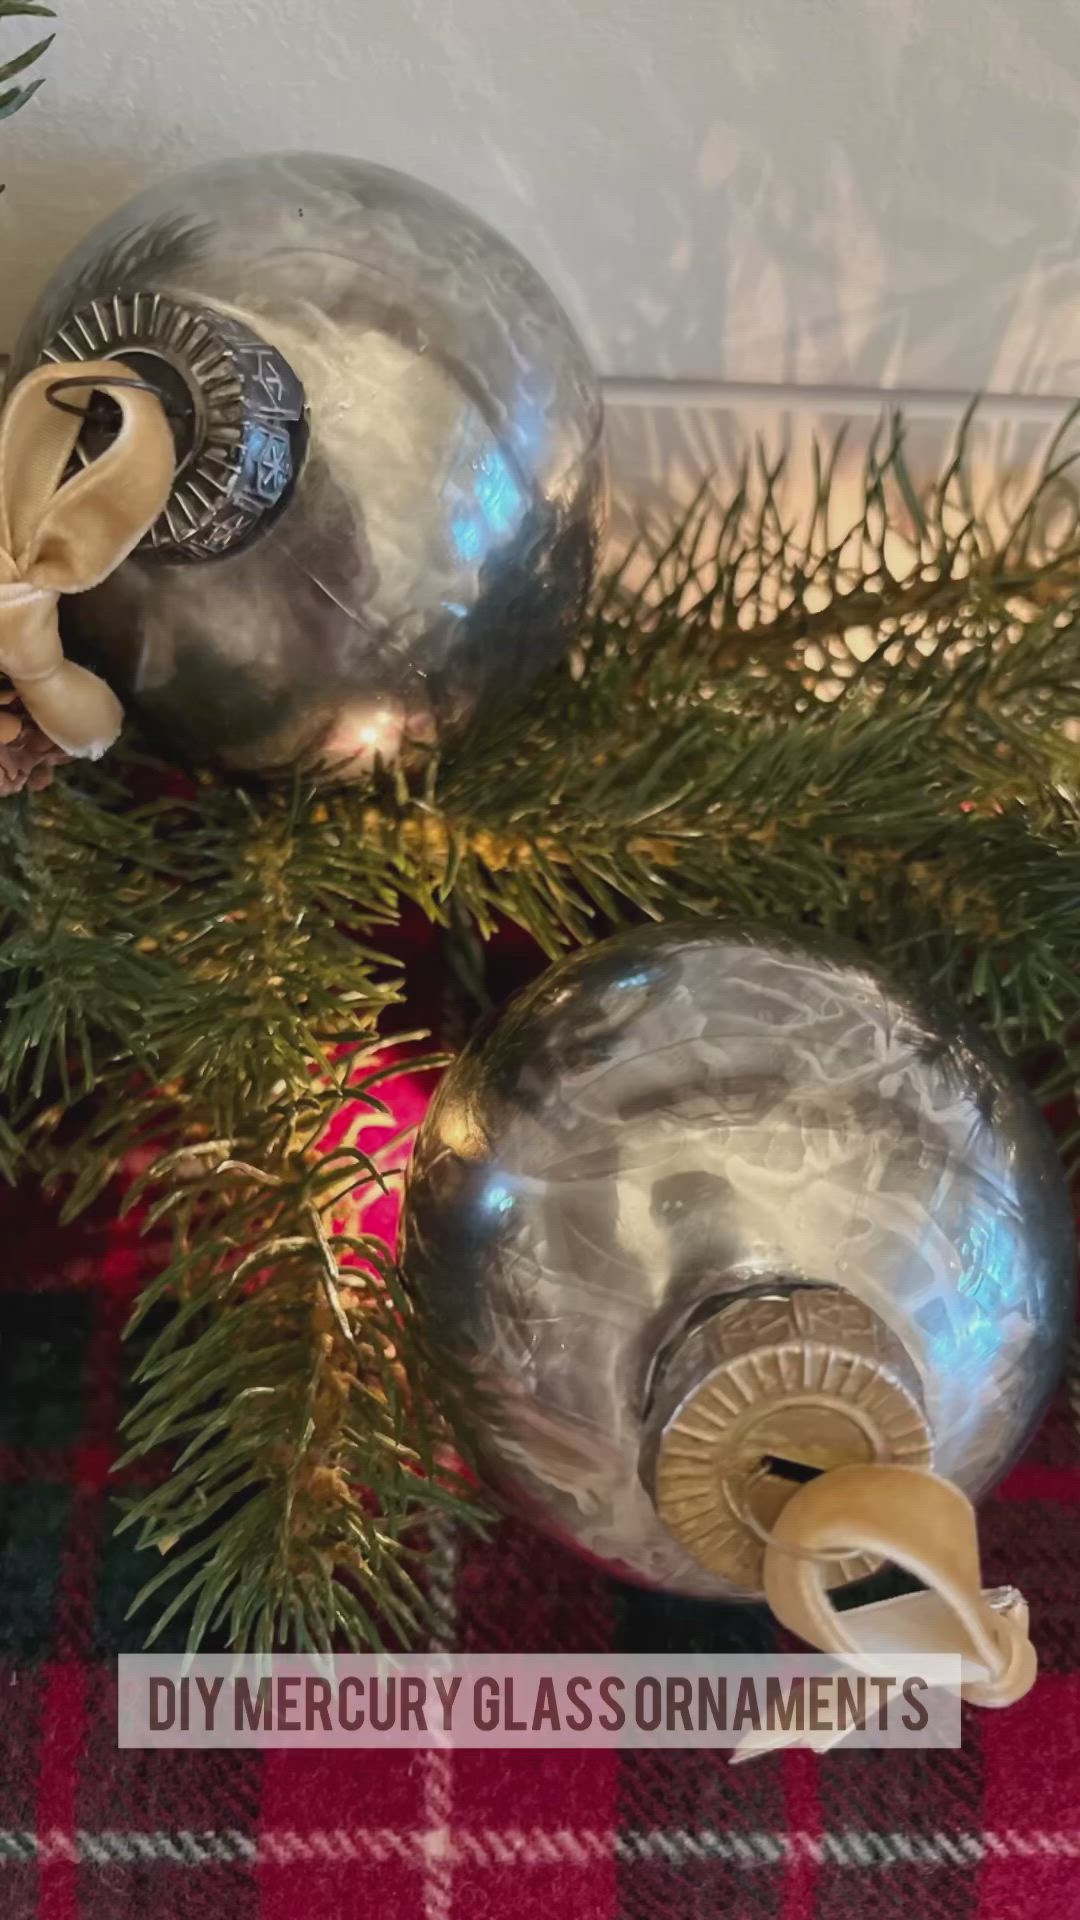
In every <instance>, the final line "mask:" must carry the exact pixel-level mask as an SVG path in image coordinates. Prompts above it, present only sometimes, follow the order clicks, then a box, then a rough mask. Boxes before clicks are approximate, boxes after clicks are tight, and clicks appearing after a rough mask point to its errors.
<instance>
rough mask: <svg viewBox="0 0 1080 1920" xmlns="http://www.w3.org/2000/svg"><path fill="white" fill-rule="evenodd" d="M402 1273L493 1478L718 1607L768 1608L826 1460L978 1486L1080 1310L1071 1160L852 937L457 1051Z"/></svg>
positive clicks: (999, 1077) (640, 1573)
mask: <svg viewBox="0 0 1080 1920" xmlns="http://www.w3.org/2000/svg"><path fill="white" fill-rule="evenodd" d="M402 1260H403V1267H404V1273H405V1279H406V1282H407V1284H408V1285H409V1286H410V1287H411V1288H412V1289H413V1291H414V1293H415V1294H416V1295H417V1296H418V1297H419V1299H420V1300H421V1301H422V1302H423V1304H424V1307H425V1309H426V1312H427V1314H428V1316H429V1319H430V1324H431V1329H432V1333H433V1336H434V1338H435V1339H436V1341H437V1342H438V1343H439V1345H440V1346H441V1347H442V1349H443V1350H444V1351H445V1352H446V1353H447V1354H449V1355H452V1356H453V1357H454V1358H455V1360H456V1361H457V1362H459V1363H463V1364H464V1366H465V1368H466V1369H467V1371H468V1374H469V1375H471V1378H472V1382H473V1385H474V1389H475V1392H476V1396H477V1412H478V1419H477V1427H478V1434H477V1444H478V1447H479V1451H480V1464H481V1467H482V1469H483V1471H484V1472H485V1474H486V1476H487V1478H488V1479H489V1481H490V1482H491V1484H492V1486H493V1487H494V1488H495V1489H496V1490H499V1491H501V1492H502V1494H503V1495H504V1496H505V1497H506V1498H507V1499H508V1500H509V1501H510V1502H512V1504H513V1507H514V1510H515V1511H518V1512H523V1513H525V1514H526V1515H528V1516H530V1517H531V1518H532V1519H533V1520H534V1521H535V1522H536V1523H537V1524H538V1525H539V1526H541V1527H543V1528H545V1529H546V1530H547V1531H549V1532H550V1533H551V1534H553V1535H554V1536H555V1537H557V1538H558V1539H560V1540H562V1541H564V1542H567V1543H569V1544H570V1545H572V1546H574V1547H576V1548H577V1549H578V1550H580V1551H581V1552H583V1553H584V1554H586V1555H588V1556H589V1557H590V1558H592V1559H594V1560H597V1561H600V1562H602V1563H603V1564H604V1565H605V1566H607V1567H608V1568H609V1569H610V1570H611V1571H612V1572H613V1573H616V1574H618V1575H620V1576H623V1577H626V1578H630V1579H632V1580H637V1581H640V1582H642V1583H644V1584H647V1585H651V1586H656V1587H660V1588H667V1589H671V1590H674V1591H677V1592H682V1593H688V1594H699V1595H713V1596H723V1597H738V1598H745V1597H749V1596H755V1595H758V1594H759V1593H760V1586H761V1578H760V1576H761V1560H762V1551H763V1541H764V1539H765V1537H766V1536H767V1534H768V1531H769V1527H770V1525H771V1522H772V1520H773V1519H774V1518H775V1516H776V1514H777V1513H778V1512H779V1510H780V1508H781V1507H782V1506H783V1504H784V1502H785V1501H786V1500H787V1499H788V1498H790V1496H791V1494H792V1492H793V1490H794V1487H795V1485H796V1484H797V1482H798V1481H799V1480H802V1479H805V1478H807V1477H808V1476H809V1475H811V1474H813V1473H815V1472H820V1471H823V1470H826V1469H828V1468H830V1467H834V1466H838V1465H842V1464H846V1463H851V1462H859V1461H874V1460H878V1461H894V1462H907V1463H909V1464H911V1465H919V1466H926V1465H929V1466H932V1467H933V1468H934V1469H935V1471H937V1472H938V1473H940V1474H942V1475H944V1476H945V1477H946V1478H948V1479H950V1480H952V1481H954V1482H956V1483H957V1484H958V1485H959V1486H960V1487H961V1488H962V1489H963V1490H964V1491H965V1492H967V1493H968V1494H969V1495H971V1496H973V1497H976V1496H978V1495H979V1494H981V1493H983V1492H985V1491H986V1489H987V1488H988V1487H989V1486H990V1485H991V1484H992V1483H993V1482H994V1481H995V1480H996V1479H997V1477H998V1476H999V1475H1000V1474H1001V1473H1002V1472H1003V1471H1004V1469H1005V1468H1006V1467H1007V1466H1008V1464H1009V1463H1010V1461H1011V1460H1012V1459H1013V1458H1014V1456H1015V1455H1016V1453H1017V1452H1018V1450H1019V1449H1020V1448H1021V1447H1022V1446H1023V1444H1024V1442H1025V1440H1026V1439H1027V1437H1028V1436H1029V1434H1030V1433H1031V1430H1032V1428H1033V1426H1034V1424H1035V1422H1036V1421H1037V1419H1038V1417H1039V1414H1040V1411H1041V1409H1042V1408H1043V1405H1044V1403H1045V1401H1046V1398H1047V1395H1048V1393H1049V1392H1050V1390H1051V1389H1052V1387H1053V1385H1054V1383H1055V1381H1056V1379H1057V1377H1058V1374H1059V1371H1060V1367H1061V1364H1062V1357H1063V1353H1064V1346H1065V1342H1066V1339H1067V1337H1068V1331H1069V1327H1070V1324H1071V1317H1072V1301H1073V1264H1074V1244H1073V1232H1072V1222H1071V1211H1070V1207H1069V1204H1068V1199H1067V1194H1066V1191H1065V1186H1064V1181H1063V1178H1062V1174H1061V1170H1060V1166H1059V1163H1058V1159H1057V1155H1056V1152H1055V1149H1054V1146H1053V1143H1052V1141H1051V1139H1050V1137H1049V1135H1048V1133H1047V1131H1046V1130H1045V1128H1044V1125H1043V1122H1042V1119H1041V1117H1040V1116H1039V1114H1038V1112H1037V1111H1036V1109H1035V1107H1034V1106H1033V1104H1032V1102H1031V1101H1030V1099H1029V1097H1028V1095H1027V1093H1026V1091H1025V1090H1024V1088H1023V1087H1022V1086H1021V1085H1020V1084H1019V1083H1018V1081H1017V1080H1016V1079H1015V1078H1014V1077H1013V1076H1012V1074H1011V1073H1010V1072H1009V1071H1008V1070H1007V1069H1006V1068H1005V1067H1004V1065H1003V1064H1001V1063H1000V1062H998V1061H997V1060H996V1059H995V1058H994V1057H993V1056H992V1055H991V1054H990V1053H989V1052H988V1051H987V1050H986V1049H985V1048H984V1046H983V1045H982V1043H981V1042H980V1041H977V1040H976V1039H974V1038H973V1037H972V1036H971V1035H969V1034H967V1033H965V1032H962V1031H960V1030H959V1029H958V1028H957V1027H956V1026H955V1024H954V1023H952V1022H949V1021H946V1020H943V1019H941V1018H940V1017H939V1016H935V1015H934V1014H933V1013H932V1012H930V1011H928V1010H927V1008H926V1007H925V1006H924V1005H923V1004H922V1003H921V1001H920V999H919V997H918V996H917V995H916V994H915V993H914V992H911V991H909V990H908V989H906V988H903V987H899V986H897V985H895V984H893V983H890V981H889V980H888V978H887V976H886V975H885V974H883V973H882V972H880V971H879V969H878V968H877V967H876V966H875V965H873V964H872V963H871V962H870V961H869V960H868V959H866V958H865V957H862V956H861V955H860V954H858V953H857V952H856V951H855V950H851V951H849V952H843V951H839V950H835V949H832V948H830V947H828V946H825V945H821V946H819V945H816V944H804V943H803V942H802V941H800V940H796V939H788V938H785V937H783V936H781V935H772V934H765V933H760V932H756V933H751V932H739V931H736V930H733V929H732V928H731V927H728V926H724V925H719V924H701V923H697V924H694V925H688V926H675V927H666V928H654V929H650V930H648V931H643V932H635V933H630V934H627V935H625V936H621V937H618V938H616V939H613V940H610V941H606V942H604V943H602V944H600V945H599V946H596V947H594V948H592V949H590V950H587V951H585V952H583V953H580V954H578V955H576V956H574V957H573V958H572V959H570V960H568V961H565V962H563V963H562V964H560V965H559V966H556V967H554V968H553V969H552V970H551V971H550V972H549V973H547V974H546V975H545V976H544V978H543V979H542V980H540V981H539V982H538V983H537V985H535V986H534V987H532V988H531V989H530V990H528V991H527V992H526V993H524V994H523V995H522V996H521V997H520V998H518V999H517V1000H516V1001H514V1002H513V1003H512V1004H511V1006H510V1008H509V1009H508V1010H507V1011H506V1012H505V1013H504V1014H503V1015H502V1016H501V1018H500V1019H499V1020H498V1021H497V1023H495V1024H494V1025H491V1026H489V1028H488V1030H486V1031H485V1032H483V1033H481V1034H480V1035H479V1036H478V1037H477V1039H476V1040H475V1041H474V1042H473V1043H472V1044H470V1045H469V1046H468V1047H467V1048H466V1050H465V1052H464V1053H463V1054H462V1055H461V1056H460V1058H459V1059H458V1060H457V1061H456V1063H455V1064H454V1066H453V1067H452V1068H451V1069H450V1071H449V1072H448V1073H447V1075H446V1077H445V1078H444V1080H443V1082H442V1084H441V1086H440V1089H439V1091H438V1094H437V1095H436V1098H435V1100H434V1102H433V1104H432V1107H431V1109H430V1111H429V1113H428V1115H427V1117H426V1119H425V1122H424V1125H423V1128H422V1130H421V1133H420V1136H419V1139H418V1142H417V1145H416V1149H415V1153H414V1157H413V1162H412V1166H411V1169H410V1173H409V1178H408V1184H407V1191H406V1202H405V1210H404V1216H403V1233H402ZM870 1568H871V1563H870V1562H869V1561H867V1560H864V1559H860V1558H856V1557H854V1556H852V1557H849V1558H848V1559H846V1560H840V1561H838V1562H837V1563H836V1565H835V1567H834V1568H833V1569H832V1579H833V1583H834V1584H842V1583H843V1582H845V1581H849V1580H852V1579H855V1578H858V1577H860V1576H861V1575H863V1574H865V1573H866V1572H868V1571H870Z"/></svg>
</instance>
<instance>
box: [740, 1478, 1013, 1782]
mask: <svg viewBox="0 0 1080 1920" xmlns="http://www.w3.org/2000/svg"><path fill="white" fill-rule="evenodd" d="M859 1550H861V1551H863V1552H865V1553H870V1554H875V1555H879V1556H880V1557H881V1558H882V1559H884V1560H891V1561H893V1562H894V1563H895V1564H896V1565H897V1566H901V1567H904V1568H906V1570H907V1571H908V1572H909V1573H913V1574H915V1576H916V1577H917V1578H918V1579H920V1580H921V1581H923V1583H924V1585H925V1586H926V1588H927V1589H928V1591H926V1592H925V1593H911V1594H903V1595H901V1597H900V1598H899V1599H896V1600H881V1601H878V1602H876V1603H873V1604H871V1605H870V1606H866V1607H852V1608H849V1609H848V1610H847V1611H846V1612H844V1613H837V1612H836V1610H835V1608H834V1607H833V1605H832V1602H831V1600H830V1598H829V1594H828V1590H827V1588H826V1585H825V1582H826V1579H827V1578H828V1563H829V1562H830V1560H831V1561H832V1562H833V1565H834V1566H835V1561H836V1560H837V1559H839V1558H841V1557H842V1556H843V1554H844V1553H845V1552H852V1551H859ZM763 1584H764V1588H765V1597H766V1599H767V1600H768V1602H769V1605H770V1607H771V1608H772V1611H773V1613H774V1614H775V1615H776V1618H777V1619H778V1620H779V1621H780V1623H781V1625H782V1626H785V1627H787V1628H789V1629H790V1631H791V1632H792V1633H796V1634H798V1636H799V1638H800V1639H801V1640H805V1641H806V1642H807V1643H808V1644H809V1645H810V1646H812V1647H817V1648H819V1649H820V1650H821V1652H823V1653H829V1654H833V1655H835V1656H836V1657H837V1659H839V1660H842V1661H843V1662H844V1663H845V1665H846V1666H848V1667H852V1668H854V1669H855V1670H856V1671H858V1672H862V1673H867V1674H874V1673H879V1674H880V1673H887V1672H888V1671H889V1658H890V1655H892V1657H893V1658H894V1659H895V1658H896V1657H897V1656H903V1657H905V1658H907V1659H916V1660H917V1659H918V1658H919V1656H920V1655H923V1654H955V1655H958V1656H959V1658H960V1663H961V1666H960V1671H961V1683H960V1689H959V1691H960V1697H961V1699H962V1700H968V1701H971V1702H972V1703H973V1704H975V1705H978V1706H983V1707H1007V1706H1009V1705H1011V1703H1012V1702H1013V1701H1014V1700H1020V1699H1022V1698H1023V1696H1024V1694H1025V1693H1028V1692H1029V1691H1030V1689H1031V1688H1032V1687H1033V1686H1034V1684H1035V1676H1036V1672H1037V1669H1038V1661H1037V1659H1036V1654H1035V1649H1034V1647H1033V1646H1032V1644H1031V1641H1030V1639H1029V1638H1028V1611H1027V1605H1026V1602H1025V1600H1024V1597H1023V1595H1022V1594H1021V1593H1018V1592H1017V1591H1016V1589H1015V1588H1013V1587H1005V1588H998V1589H995V1590H993V1591H990V1590H984V1589H983V1587H982V1585H981V1572H980V1566H979V1539H978V1531H977V1528H976V1523H975V1511H974V1508H973V1507H972V1505H971V1502H970V1500H968V1498H967V1497H966V1495H965V1494H963V1493H961V1491H960V1489H959V1487H955V1486H953V1485H952V1483H951V1481H948V1480H943V1479H941V1478H940V1476H939V1475H938V1474H936V1473H931V1472H930V1471H929V1470H927V1469H924V1468H921V1467H901V1466H887V1465H874V1466H851V1467H834V1468H833V1469H832V1470H831V1471H830V1472H828V1473H823V1474H821V1475H820V1476H819V1477H818V1478H817V1479H815V1480H808V1481H807V1482H806V1484H805V1485H804V1486H801V1487H800V1488H799V1489H798V1491H797V1492H796V1493H794V1494H792V1496H791V1499H790V1500H789V1501H788V1502H787V1504H786V1505H785V1506H784V1507H783V1508H782V1509H781V1511H780V1513H779V1514H778V1515H777V1517H776V1520H775V1521H774V1523H773V1528H772V1533H771V1535H770V1537H769V1543H768V1545H767V1546H766V1549H765V1560H764V1575H763ZM838 1737H839V1736H836V1735H834V1734H828V1735H824V1736H814V1735H813V1734H808V1733H785V1732H776V1733H770V1732H765V1731H763V1732H761V1733H755V1734H752V1735H750V1736H749V1738H747V1739H745V1740H743V1741H741V1742H740V1743H739V1745H738V1746H737V1748H736V1750H735V1752H734V1754H733V1756H732V1758H733V1759H735V1760H746V1759H750V1758H751V1757H752V1756H753V1755H754V1754H758V1753H767V1752H769V1751H771V1750H773V1749H774V1748H776V1747H781V1746H788V1745H793V1744H799V1745H806V1746H815V1747H818V1748H824V1747H828V1746H831V1745H834V1744H835V1742H836V1739H837V1738H838Z"/></svg>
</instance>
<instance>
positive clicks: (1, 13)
mask: <svg viewBox="0 0 1080 1920" xmlns="http://www.w3.org/2000/svg"><path fill="white" fill-rule="evenodd" d="M31 16H36V17H40V18H44V19H47V20H52V19H54V18H55V15H54V13H53V10H52V8H51V7H46V6H40V5H38V4H37V0H0V20H4V19H16V18H19V19H22V18H27V17H31ZM54 38H55V35H54V34H51V33H50V34H46V35H45V37H44V39H41V40H36V41H35V42H34V44H33V45H32V46H29V47H26V48H25V49H24V50H23V52H22V53H17V54H14V55H13V56H12V58H11V59H10V60H4V61H0V120H8V119H10V117H11V115H12V114H14V113H18V112H19V110H20V108H22V107H25V106H26V104H27V102H28V101H29V100H32V99H33V96H34V94H35V93H36V92H37V91H38V88H39V87H43V86H44V84H45V82H44V80H42V79H38V80H31V81H29V82H27V83H23V84H20V85H18V86H12V87H9V86H7V84H6V83H7V82H8V81H9V80H16V79H17V78H18V76H19V75H20V74H23V73H25V72H26V71H27V69H28V68H29V67H32V66H34V65H36V63H37V61H39V60H40V59H41V57H42V55H43V54H45V53H47V52H48V50H49V48H50V47H51V46H52V43H53V40H54Z"/></svg>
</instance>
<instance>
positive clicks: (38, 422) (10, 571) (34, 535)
mask: <svg viewBox="0 0 1080 1920" xmlns="http://www.w3.org/2000/svg"><path fill="white" fill-rule="evenodd" d="M79 372H80V375H81V376H82V378H83V379H84V380H85V383H86V389H87V397H88V398H89V395H90V392H91V390H92V388H93V387H94V386H95V385H100V387H101V388H102V389H103V390H105V391H107V392H109V393H110V395H111V396H112V397H114V398H115V400H116V404H117V406H118V407H119V409H120V427H119V431H118V432H117V434H116V436H115V438H114V439H113V440H112V441H111V442H110V444H109V445H108V446H107V447H106V448H105V450H104V452H103V453H101V454H99V456H98V457H97V459H95V460H93V461H91V462H90V464H89V465H88V466H86V467H83V468H82V469H81V470H80V471H79V472H77V473H75V474H74V475H72V477H71V478H70V479H67V480H65V478H64V474H65V473H66V471H67V469H68V466H69V463H70V461H71V456H72V453H73V452H74V449H75V443H76V441H77V439H78V437H79V433H80V430H81V424H82V423H81V421H80V419H79V418H78V417H76V416H75V415H73V414H72V412H70V411H69V410H67V409H62V408H58V407H55V406H53V405H52V404H51V402H50V400H49V398H48V389H49V387H50V386H51V385H52V384H53V383H54V382H55V381H56V379H57V369H56V367H55V366H44V367H38V368H36V370H35V371H34V372H33V373H30V374H27V376H26V378H25V380H22V381H20V383H19V385H18V386H17V387H16V388H15V390H14V392H13V393H12V394H11V396H10V398H9V400H8V402H7V405H6V407H5V408H4V411H3V414H2V415H0V673H4V674H6V675H7V677H8V679H9V680H10V681H11V683H12V685H13V687H14V688H15V691H16V693H17V694H18V696H19V699H20V700H21V701H22V703H23V706H24V707H25V708H26V711H27V712H28V713H29V715H30V717H31V719H32V720H34V721H35V722H36V724H37V725H38V726H39V727H40V728H41V730H42V732H43V733H45V734H47V735H48V737H49V739H50V740H54V741H55V742H56V744H57V746H59V747H62V748H63V749H64V751H65V752H67V753H71V754H76V755H87V756H89V757H90V758H93V759H96V758H97V756H98V755H99V754H102V753H104V751H105V749H106V748H107V747H110V746H111V745H112V743H113V741H114V740H115V739H116V736H117V734H118V733H119V731H120V727H121V724H122V722H123V717H124V713H123V708H122V707H121V705H120V702H119V701H118V700H117V698H116V696H115V694H114V693H112V691H111V690H110V689H109V688H108V687H107V686H106V685H105V682H104V681H103V680H100V679H99V678H98V676H97V675H96V674H94V673H91V672H90V671H89V670H88V669H87V668H85V667H80V666H77V665H76V664H75V663H74V662H73V661H71V660H66V659H65V658H64V652H63V648H62V646H61V642H60V628H59V623H58V608H59V601H60V595H61V594H62V593H85V592H87V590H88V589H89V588H91V587H96V586H98V585H99V584H100V582H101V581H102V580H104V579H105V578H106V577H107V576H108V575H109V574H110V573H112V572H113V570H114V569H115V568H116V567H118V566H119V565H120V562H121V561H122V560H125V559H126V558H127V556H128V554H129V553H130V552H131V551H132V548H133V547H135V546H137V545H138V543H139V541H140V540H141V539H142V538H143V535H144V534H145V533H147V532H148V530H149V528H150V527H151V526H152V525H153V523H154V521H155V520H156V519H157V517H158V515H159V513H160V512H161V510H162V508H163V507H164V505H165V503H166V501H167V499H168V497H169V489H170V487H171V486H172V480H173V472H174V467H175V458H176V456H175V450H174V446H173V437H172V433H171V431H170V429H169V424H168V421H167V420H166V418H165V412H164V408H163V407H162V404H161V401H160V400H159V399H158V397H157V395H156V394H154V393H152V392H149V391H147V390H145V389H144V388H142V387H141V386H134V385H132V386H128V385H124V384H121V379H122V377H123V376H125V375H126V374H127V372H128V369H127V368H126V367H125V366H124V365H123V363H122V362H121V361H117V360H92V361H89V362H87V363H86V364H85V365H82V364H81V365H80V368H79ZM118 376H120V378H118ZM114 383H115V384H114Z"/></svg>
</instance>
